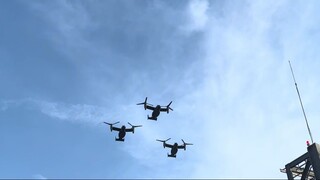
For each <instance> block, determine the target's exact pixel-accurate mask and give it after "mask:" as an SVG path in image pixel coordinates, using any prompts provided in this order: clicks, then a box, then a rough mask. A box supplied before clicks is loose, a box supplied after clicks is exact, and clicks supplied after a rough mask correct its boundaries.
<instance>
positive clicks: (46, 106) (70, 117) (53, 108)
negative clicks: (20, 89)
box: [0, 98, 112, 125]
mask: <svg viewBox="0 0 320 180" xmlns="http://www.w3.org/2000/svg"><path fill="white" fill-rule="evenodd" d="M0 104H1V110H2V111H6V110H8V109H10V108H16V107H19V106H21V107H22V108H24V107H28V108H31V109H32V110H35V111H40V112H41V113H43V114H45V115H47V116H49V117H51V118H53V119H58V120H65V121H72V122H76V123H85V124H91V125H96V124H97V123H99V122H102V121H106V120H108V119H109V120H110V119H111V118H110V117H111V114H112V113H110V111H109V113H106V112H108V111H107V109H106V108H103V107H99V106H93V105H87V104H66V103H58V102H49V101H44V100H38V99H32V98H26V99H21V100H9V101H1V103H0Z"/></svg>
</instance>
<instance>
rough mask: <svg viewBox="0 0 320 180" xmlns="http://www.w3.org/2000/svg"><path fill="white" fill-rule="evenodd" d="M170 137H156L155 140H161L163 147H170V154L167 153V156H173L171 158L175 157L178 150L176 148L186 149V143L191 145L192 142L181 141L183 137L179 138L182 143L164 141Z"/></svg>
mask: <svg viewBox="0 0 320 180" xmlns="http://www.w3.org/2000/svg"><path fill="white" fill-rule="evenodd" d="M170 139H171V138H169V139H167V140H159V139H157V141H160V142H163V148H165V147H168V148H171V154H168V157H173V158H175V157H176V154H177V152H178V149H184V150H186V146H187V145H193V144H191V143H185V142H184V141H183V139H181V140H182V142H183V145H178V143H174V144H173V145H171V144H167V143H166V142H167V141H169V140H170Z"/></svg>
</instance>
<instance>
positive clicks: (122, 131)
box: [104, 121, 142, 141]
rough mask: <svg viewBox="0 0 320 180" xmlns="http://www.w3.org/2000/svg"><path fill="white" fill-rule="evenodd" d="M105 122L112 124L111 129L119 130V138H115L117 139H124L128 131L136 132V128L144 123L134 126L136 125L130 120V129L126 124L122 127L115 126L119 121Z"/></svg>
mask: <svg viewBox="0 0 320 180" xmlns="http://www.w3.org/2000/svg"><path fill="white" fill-rule="evenodd" d="M104 123H105V124H108V125H109V126H110V131H119V133H118V138H115V140H116V141H124V139H123V138H124V137H125V136H126V132H132V133H134V128H136V127H142V125H139V126H134V125H132V124H130V123H129V122H128V124H129V125H130V126H131V128H128V129H127V128H126V126H122V127H121V128H117V127H113V125H115V124H118V123H119V121H118V122H116V123H107V122H104Z"/></svg>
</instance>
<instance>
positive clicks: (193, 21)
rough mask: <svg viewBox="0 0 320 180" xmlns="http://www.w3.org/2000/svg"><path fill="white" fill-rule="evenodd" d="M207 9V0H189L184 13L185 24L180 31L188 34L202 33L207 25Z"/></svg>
mask: <svg viewBox="0 0 320 180" xmlns="http://www.w3.org/2000/svg"><path fill="white" fill-rule="evenodd" d="M208 9H209V2H208V1H207V0H191V1H190V2H189V4H188V6H187V11H186V12H187V13H186V14H187V19H188V20H187V24H186V25H184V26H183V28H182V29H183V30H185V31H187V32H189V33H190V32H196V31H202V30H203V29H204V28H205V27H206V25H207V21H208V14H207V11H208Z"/></svg>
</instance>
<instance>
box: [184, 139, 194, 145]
mask: <svg viewBox="0 0 320 180" xmlns="http://www.w3.org/2000/svg"><path fill="white" fill-rule="evenodd" d="M181 141H182V142H183V144H184V145H193V144H192V143H186V142H184V140H183V139H181Z"/></svg>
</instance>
